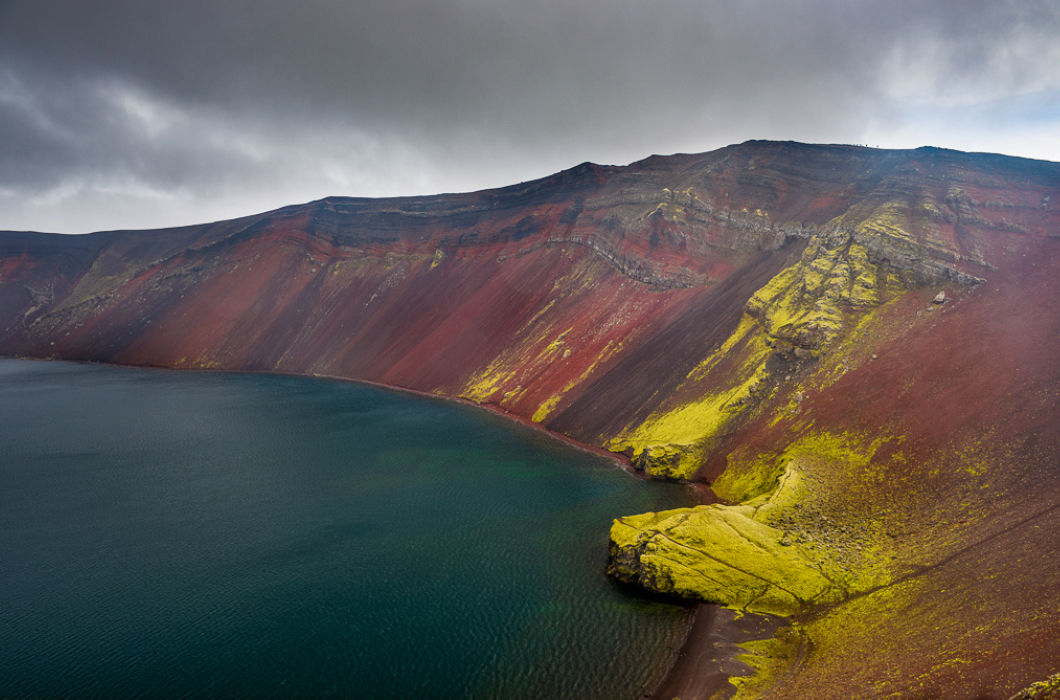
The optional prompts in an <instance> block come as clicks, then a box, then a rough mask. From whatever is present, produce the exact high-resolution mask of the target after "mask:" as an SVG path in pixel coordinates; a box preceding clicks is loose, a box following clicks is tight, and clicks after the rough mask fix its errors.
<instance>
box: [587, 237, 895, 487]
mask: <svg viewBox="0 0 1060 700" xmlns="http://www.w3.org/2000/svg"><path fill="white" fill-rule="evenodd" d="M870 257H871V256H870V252H869V250H868V249H867V248H866V247H865V245H863V244H862V243H859V242H858V240H857V236H856V234H855V233H854V232H852V231H848V230H844V229H839V228H837V229H834V230H832V231H830V232H828V233H820V234H817V235H814V236H813V237H812V238H811V239H810V240H809V242H808V243H807V245H806V247H805V249H804V251H803V253H802V255H801V257H800V259H799V260H798V262H796V263H795V264H794V265H791V266H789V267H787V268H785V269H784V270H782V271H781V272H780V273H779V274H777V275H776V276H775V277H773V278H772V279H771V280H770V281H769V282H768V283H767V284H766V285H765V286H763V287H762V288H761V289H759V290H758V291H757V292H755V293H754V295H753V296H751V298H750V299H749V300H748V301H747V303H746V305H745V308H744V316H743V318H742V320H741V322H740V324H739V325H738V326H737V328H736V329H735V330H734V331H733V333H732V334H731V335H730V336H729V338H728V339H727V340H726V341H725V342H724V343H722V344H721V345H720V346H719V347H717V348H715V349H714V350H713V351H712V352H711V353H710V354H709V355H708V356H707V357H706V358H705V359H704V360H703V361H702V362H700V363H699V365H698V366H696V367H695V368H694V369H693V370H692V371H691V372H690V373H689V374H688V376H687V378H686V380H685V382H684V384H683V385H682V386H681V387H680V388H679V389H678V390H677V391H676V392H675V393H674V396H675V397H691V398H689V399H686V400H684V401H681V400H680V399H676V400H672V401H668V402H663V404H662V406H661V407H660V409H659V410H658V411H656V412H655V413H653V414H652V415H651V416H649V417H648V419H647V420H645V421H644V422H642V423H640V424H639V425H633V426H629V427H627V429H626V430H625V431H624V432H623V433H622V434H620V435H619V436H617V437H615V438H613V439H612V440H610V442H609V443H608V445H607V447H608V448H609V449H611V450H613V451H615V452H625V453H626V454H628V455H629V456H630V457H631V459H632V461H633V463H634V465H636V466H638V467H640V468H642V469H644V471H646V472H648V473H650V474H653V475H656V476H665V477H670V478H689V477H691V476H692V475H693V474H694V473H695V471H696V470H697V469H698V468H699V466H701V464H702V463H703V461H704V459H705V458H706V456H707V455H708V454H709V453H710V452H711V451H712V450H713V449H714V448H716V447H717V445H718V443H719V442H720V440H722V439H723V438H724V437H725V436H726V435H728V434H729V433H731V432H732V431H733V430H734V429H735V428H736V427H738V426H739V424H740V423H742V422H743V421H746V420H747V419H748V418H749V417H751V416H752V415H754V414H755V413H756V412H757V411H758V409H759V408H760V407H761V406H763V405H764V404H765V403H767V402H768V401H769V400H770V399H772V398H774V397H775V396H777V394H778V393H779V392H780V391H781V390H782V389H783V388H784V384H785V383H786V382H788V381H790V380H791V378H792V375H795V374H798V373H799V371H800V370H801V369H803V368H804V367H806V366H808V365H809V364H810V363H813V362H814V361H816V360H818V359H820V358H821V356H822V355H824V354H825V353H827V351H828V348H829V347H830V346H831V345H832V344H833V342H834V341H835V340H836V339H837V338H838V337H840V336H842V335H843V334H844V333H845V332H847V331H849V330H850V329H852V328H854V327H856V325H857V323H858V322H859V320H860V319H861V318H862V317H864V315H865V313H866V312H868V311H870V310H872V309H874V308H876V307H878V306H879V305H880V304H881V303H884V302H885V301H887V300H890V299H893V298H894V297H895V296H898V295H900V294H902V293H904V292H905V291H907V290H908V289H909V288H910V286H911V285H912V284H914V282H913V281H912V280H909V281H904V280H903V279H902V277H901V276H900V275H899V274H897V272H896V271H895V270H894V269H893V268H892V267H891V266H890V264H889V263H888V262H887V261H886V260H885V259H881V262H879V263H874V262H872V261H871V259H870Z"/></svg>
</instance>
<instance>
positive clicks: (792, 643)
mask: <svg viewBox="0 0 1060 700" xmlns="http://www.w3.org/2000/svg"><path fill="white" fill-rule="evenodd" d="M804 645H805V637H804V636H803V633H802V630H801V628H800V627H799V625H798V624H797V623H792V624H791V625H788V626H785V627H781V628H780V629H779V630H777V631H776V633H775V634H774V635H773V636H772V637H770V638H768V639H755V640H752V641H749V642H742V643H741V644H740V646H741V647H742V648H743V649H744V650H745V653H743V654H740V655H739V656H738V657H737V658H738V659H739V660H740V661H742V662H743V663H745V664H747V665H748V666H749V667H750V668H751V671H752V673H751V675H747V676H732V677H731V678H729V683H730V684H732V685H734V686H735V687H736V694H735V695H734V696H733V698H735V699H737V700H742V699H744V698H746V699H748V700H751V699H756V698H761V697H764V696H765V695H766V694H767V692H768V691H769V690H770V689H771V688H772V687H773V686H774V684H775V683H776V682H777V681H778V680H779V679H780V678H781V677H782V676H784V675H785V674H786V673H787V672H788V671H789V670H790V669H791V667H792V665H793V664H794V663H795V662H796V661H797V659H798V656H799V652H800V649H801V648H802V647H803V646H804Z"/></svg>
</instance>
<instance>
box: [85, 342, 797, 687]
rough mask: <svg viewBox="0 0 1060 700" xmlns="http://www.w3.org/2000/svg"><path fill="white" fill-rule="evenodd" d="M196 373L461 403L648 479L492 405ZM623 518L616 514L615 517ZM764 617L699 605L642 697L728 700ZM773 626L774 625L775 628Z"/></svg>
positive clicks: (763, 631)
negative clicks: (742, 656)
mask: <svg viewBox="0 0 1060 700" xmlns="http://www.w3.org/2000/svg"><path fill="white" fill-rule="evenodd" d="M84 364H104V365H107V366H110V365H111V364H112V363H95V362H85V363H84ZM152 369H170V370H172V369H175V368H169V367H162V368H159V367H152ZM192 371H194V372H222V373H235V374H247V373H251V374H273V375H281V376H294V377H310V378H319V379H328V380H335V381H341V382H348V383H353V384H361V385H365V386H371V387H374V388H378V389H383V390H387V391H393V392H396V393H400V394H409V395H414V396H418V397H421V398H429V399H435V400H440V401H445V402H452V403H457V404H463V405H467V406H471V407H474V408H479V409H485V410H486V411H488V412H490V413H492V414H494V415H497V416H500V417H502V418H504V419H505V420H508V421H514V422H516V423H518V424H520V425H522V426H525V427H527V428H529V429H531V430H534V431H535V432H538V433H541V434H543V435H547V436H548V437H549V438H551V439H554V440H558V441H560V442H562V443H564V444H565V445H567V446H569V447H571V448H573V449H576V450H578V451H581V452H585V453H588V454H592V455H594V456H598V457H602V458H604V459H607V460H608V461H610V462H611V463H612V464H614V465H615V466H616V467H617V468H619V469H621V470H622V471H624V472H626V473H627V474H629V475H631V476H633V477H635V478H637V479H642V480H651V479H652V477H649V476H646V475H645V474H644V473H643V472H641V471H640V470H637V469H635V468H634V467H633V465H632V464H631V463H630V461H629V459H628V458H627V457H626V456H625V455H623V454H620V453H615V452H611V451H609V450H606V449H604V448H602V447H594V446H592V445H587V444H585V443H582V442H579V441H577V440H575V439H573V438H571V437H568V436H566V435H562V434H559V433H556V432H554V431H551V430H548V429H547V428H546V427H544V426H542V425H541V424H540V423H535V422H533V421H532V420H530V419H529V418H527V417H525V416H520V415H518V414H514V413H512V412H510V411H507V410H506V409H504V408H503V407H501V406H498V405H496V404H480V403H476V402H474V401H470V400H468V399H463V398H460V397H453V396H445V395H439V394H435V393H431V392H426V391H422V390H417V389H410V388H406V387H398V386H393V385H390V384H384V383H381V382H374V381H370V380H365V379H354V378H350V377H342V376H337V375H328V374H316V373H299V372H280V371H273V372H247V371H244V370H218V369H209V370H199V369H193V370H192ZM686 485H687V486H688V488H690V489H692V491H693V492H694V493H695V495H696V501H697V503H699V504H709V503H715V502H718V500H719V499H718V498H717V496H716V495H715V494H714V492H713V491H712V490H711V489H710V488H709V486H707V485H706V484H703V483H687V484H686ZM618 515H621V514H616V517H617V516H618ZM764 620H765V618H761V616H755V615H745V616H742V617H741V618H737V617H736V613H735V612H733V611H731V610H728V609H725V608H720V607H718V606H716V605H710V604H705V603H699V604H696V605H695V608H694V611H693V620H692V622H691V624H690V626H689V628H688V634H687V636H686V637H685V639H684V641H683V643H682V644H681V647H680V650H679V651H678V652H677V653H676V654H675V655H674V656H673V657H672V661H671V662H670V663H671V665H670V668H669V669H668V670H666V671H664V672H662V673H660V675H659V676H658V677H659V678H661V680H659V681H658V683H657V684H656V685H655V687H654V688H650V689H647V692H646V693H645V695H644V697H651V698H659V699H661V700H669V699H670V698H674V697H680V698H682V700H692V699H693V698H725V697H729V696H730V695H731V694H732V693H733V692H734V690H735V688H734V687H733V686H732V685H731V684H729V682H728V679H729V678H730V677H731V676H734V675H746V674H747V673H749V672H750V668H749V667H748V666H746V665H745V664H743V663H742V662H740V661H739V660H738V659H737V655H738V654H740V653H742V650H741V649H740V648H739V647H738V646H737V644H738V643H739V642H740V641H746V640H748V639H754V638H762V637H765V636H769V634H770V631H769V629H768V628H769V625H768V624H767V622H765V621H764ZM776 626H777V625H776V624H773V625H772V628H774V629H775V627H776Z"/></svg>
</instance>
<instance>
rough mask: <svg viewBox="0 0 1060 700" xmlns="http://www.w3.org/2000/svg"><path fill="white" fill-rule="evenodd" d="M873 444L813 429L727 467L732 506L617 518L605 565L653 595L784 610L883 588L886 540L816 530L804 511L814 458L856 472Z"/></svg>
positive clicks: (725, 483)
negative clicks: (775, 452)
mask: <svg viewBox="0 0 1060 700" xmlns="http://www.w3.org/2000/svg"><path fill="white" fill-rule="evenodd" d="M879 445H880V441H878V440H877V441H874V442H866V441H864V440H862V439H860V438H851V437H844V436H835V435H828V434H818V435H813V436H810V437H806V438H804V439H801V440H798V441H796V442H795V443H793V444H792V445H791V446H789V447H788V449H787V450H785V451H784V452H783V453H782V454H780V455H779V456H770V455H760V456H759V457H758V458H757V459H754V460H748V461H746V462H744V463H741V464H736V465H733V466H732V467H730V469H729V470H728V471H726V473H725V476H724V477H723V478H722V479H720V480H719V481H718V482H717V484H716V486H717V490H718V491H719V492H721V493H722V494H723V495H730V496H731V495H735V496H740V497H742V499H743V500H742V501H741V502H740V503H739V504H737V505H719V504H713V505H708V506H697V507H694V508H680V509H676V510H670V511H663V512H660V513H644V514H641V515H634V516H628V517H624V518H618V519H617V520H615V521H614V523H613V525H612V527H611V545H610V547H611V562H610V564H609V567H608V571H609V573H611V574H612V575H613V576H615V577H617V578H619V579H621V580H624V581H627V582H632V583H637V584H639V585H641V586H644V587H645V588H648V589H650V590H653V591H656V592H659V593H664V594H670V595H676V596H680V597H684V598H691V599H698V600H703V601H707V602H713V603H720V604H722V605H726V606H730V607H733V608H737V609H740V610H745V611H750V612H764V613H775V614H781V615H791V614H794V613H796V612H798V611H799V610H802V609H804V608H806V607H808V606H812V605H819V604H824V603H835V602H838V601H840V600H843V599H844V598H846V597H848V596H849V595H851V594H854V593H859V592H864V591H867V590H869V589H871V588H874V587H877V586H880V585H883V584H884V583H886V582H887V581H888V580H889V578H890V572H889V568H888V566H887V561H888V557H887V556H886V551H885V547H884V546H882V545H875V546H872V545H869V543H867V542H865V540H864V539H863V538H862V537H861V536H860V534H858V533H854V532H853V531H851V532H849V533H845V532H840V533H838V534H835V533H833V534H832V536H830V537H828V538H821V537H819V536H815V533H816V532H818V531H819V530H820V528H819V527H814V526H815V525H820V523H819V522H818V521H819V516H818V515H816V514H815V513H814V512H813V511H811V510H806V509H803V505H804V504H807V503H812V502H813V501H814V494H813V491H814V489H815V483H816V477H815V476H814V471H815V467H814V462H819V461H821V460H829V461H832V462H835V463H838V464H840V465H849V466H850V467H852V468H858V467H859V466H863V465H864V464H865V463H866V462H867V461H868V459H869V458H870V457H871V455H872V453H873V452H874V451H875V450H876V448H877V447H878V446H879ZM834 467H835V465H832V468H834Z"/></svg>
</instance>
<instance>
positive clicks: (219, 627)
mask: <svg viewBox="0 0 1060 700" xmlns="http://www.w3.org/2000/svg"><path fill="white" fill-rule="evenodd" d="M690 498H691V496H690V494H688V493H687V492H686V491H685V490H684V489H682V488H680V487H677V486H672V485H667V484H659V483H646V482H643V481H638V480H636V479H634V478H633V477H631V476H629V475H628V474H626V473H624V472H622V471H621V470H619V469H617V468H616V467H614V466H613V465H612V464H611V463H610V462H608V461H607V460H604V459H601V458H599V457H596V456H593V455H589V454H586V453H582V452H579V451H575V450H572V449H571V448H569V447H568V446H566V445H564V444H562V443H559V442H557V441H555V440H552V439H550V438H548V437H547V436H545V435H542V434H540V433H538V432H536V431H532V430H529V429H526V428H523V427H521V426H518V425H513V424H511V423H510V422H507V421H504V420H503V419H501V418H499V417H496V416H493V415H490V414H487V413H485V412H482V411H479V410H475V409H472V408H469V407H465V406H460V405H455V404H452V403H447V402H441V401H433V400H428V399H422V398H418V397H411V396H406V395H401V394H396V393H393V392H388V391H385V390H380V389H376V388H372V387H365V386H358V385H353V384H348V383H342V382H333V381H326V380H316V379H309V378H298V377H280V376H261V375H235V374H198V373H184V372H165V371H151V370H134V369H122V368H113V367H99V366H88V365H77V364H68V363H52V362H29V361H20V360H0V697H11V696H36V697H56V696H74V697H87V696H108V697H115V696H118V697H137V696H138V697H245V696H255V697H320V696H339V697H366V698H376V697H377V698H387V697H392V698H428V697H438V698H443V697H454V698H464V697H468V698H479V697H482V698H490V697H492V698H518V697H526V698H564V697H569V698H575V697H577V698H624V697H629V698H632V697H637V695H638V694H639V693H640V692H641V691H642V690H643V689H644V686H645V684H646V683H648V682H649V681H650V680H651V678H652V676H653V674H655V673H656V672H657V671H658V668H659V665H660V663H661V660H662V659H663V658H664V656H665V654H666V650H667V648H670V647H674V646H676V645H678V644H679V643H680V640H681V638H682V635H683V633H684V630H685V629H686V625H687V624H688V622H689V613H688V611H686V610H683V609H681V608H678V607H674V606H670V605H667V604H663V603H659V602H654V601H647V600H643V599H639V598H637V597H634V596H632V595H630V594H629V593H628V592H626V591H623V590H620V589H617V588H616V587H615V586H613V585H612V583H611V582H610V581H609V580H608V579H607V577H606V576H605V575H604V573H603V568H604V564H605V562H606V556H607V530H608V527H609V524H610V521H611V519H612V518H613V517H616V516H618V515H622V514H629V513H636V512H642V511H646V510H659V509H662V508H671V507H676V506H679V505H686V504H688V503H690Z"/></svg>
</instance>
